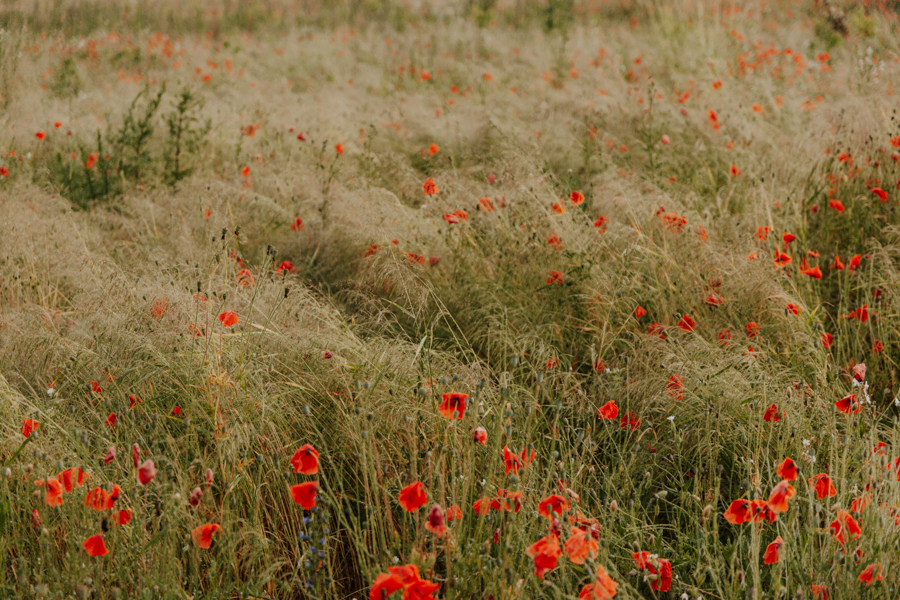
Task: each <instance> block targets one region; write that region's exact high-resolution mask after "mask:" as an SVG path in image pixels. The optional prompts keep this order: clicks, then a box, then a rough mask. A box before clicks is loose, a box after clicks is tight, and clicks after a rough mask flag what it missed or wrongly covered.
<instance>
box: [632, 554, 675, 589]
mask: <svg viewBox="0 0 900 600" xmlns="http://www.w3.org/2000/svg"><path fill="white" fill-rule="evenodd" d="M631 557H632V558H633V559H634V564H635V566H636V567H637V568H638V569H641V570H646V571H649V572H650V574H651V575H658V577H657V578H656V579H654V580H653V581H652V582H651V584H650V589H652V590H654V591H660V592H668V591H669V588H670V587H671V586H672V563H670V562H669V561H668V560H666V559H665V558H658V557H656V556H654V555H652V554H650V553H649V552H646V551H644V552H635V553H634V554H632V555H631ZM657 567H658V568H659V570H657Z"/></svg>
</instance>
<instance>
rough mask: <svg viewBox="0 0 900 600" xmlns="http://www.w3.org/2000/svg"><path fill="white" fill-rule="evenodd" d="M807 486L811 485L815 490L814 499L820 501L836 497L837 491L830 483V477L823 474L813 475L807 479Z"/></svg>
mask: <svg viewBox="0 0 900 600" xmlns="http://www.w3.org/2000/svg"><path fill="white" fill-rule="evenodd" d="M809 485H811V486H812V487H813V488H814V489H815V491H816V498H818V499H819V500H821V499H822V498H828V497H831V496H837V489H835V487H834V483H832V481H831V477H829V476H828V475H826V474H825V473H819V474H817V475H813V476H812V477H811V478H810V479H809Z"/></svg>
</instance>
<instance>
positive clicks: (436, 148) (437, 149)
mask: <svg viewBox="0 0 900 600" xmlns="http://www.w3.org/2000/svg"><path fill="white" fill-rule="evenodd" d="M440 151H441V147H440V146H438V145H437V144H431V145H429V146H428V156H434V155H435V154H437V153H438V152H440Z"/></svg>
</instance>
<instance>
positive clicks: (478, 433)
mask: <svg viewBox="0 0 900 600" xmlns="http://www.w3.org/2000/svg"><path fill="white" fill-rule="evenodd" d="M472 438H473V439H474V440H475V441H476V442H479V443H480V444H481V445H482V446H487V430H486V429H485V428H484V427H476V428H475V431H474V432H473V433H472Z"/></svg>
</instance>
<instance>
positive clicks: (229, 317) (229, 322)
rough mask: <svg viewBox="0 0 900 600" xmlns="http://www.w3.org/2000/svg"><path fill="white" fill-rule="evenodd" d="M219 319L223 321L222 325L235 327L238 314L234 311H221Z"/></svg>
mask: <svg viewBox="0 0 900 600" xmlns="http://www.w3.org/2000/svg"><path fill="white" fill-rule="evenodd" d="M219 321H221V322H222V327H234V326H235V325H237V323H238V316H237V314H235V313H234V311H230V310H226V311H225V312H222V313H219Z"/></svg>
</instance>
